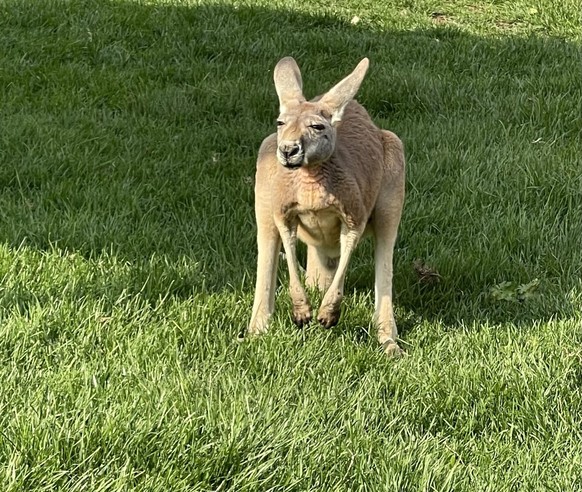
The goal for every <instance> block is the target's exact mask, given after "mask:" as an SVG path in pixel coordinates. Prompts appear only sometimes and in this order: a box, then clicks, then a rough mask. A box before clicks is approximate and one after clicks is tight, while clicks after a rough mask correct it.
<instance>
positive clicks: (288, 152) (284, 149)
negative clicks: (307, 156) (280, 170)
mask: <svg viewBox="0 0 582 492" xmlns="http://www.w3.org/2000/svg"><path fill="white" fill-rule="evenodd" d="M279 150H280V151H281V154H282V155H283V157H284V158H285V160H289V159H292V158H293V157H295V156H296V155H297V154H299V152H300V151H301V146H300V145H298V144H296V143H293V144H283V145H281V146H280V147H279Z"/></svg>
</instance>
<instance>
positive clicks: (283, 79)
mask: <svg viewBox="0 0 582 492" xmlns="http://www.w3.org/2000/svg"><path fill="white" fill-rule="evenodd" d="M274 79H275V89H276V90H277V96H279V111H280V112H281V113H283V112H285V108H286V107H288V106H289V104H293V103H300V102H304V101H305V97H304V96H303V81H302V80H301V72H300V71H299V67H298V66H297V63H296V62H295V60H294V59H293V58H291V57H290V56H287V57H285V58H283V59H281V60H280V61H279V63H277V66H276V67H275V73H274Z"/></svg>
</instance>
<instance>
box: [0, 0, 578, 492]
mask: <svg viewBox="0 0 582 492" xmlns="http://www.w3.org/2000/svg"><path fill="white" fill-rule="evenodd" d="M378 3H379V2H372V1H366V2H352V1H347V0H346V1H342V2H325V3H324V2H299V1H295V2H260V1H258V0H257V1H250V2H238V3H237V2H221V3H217V4H212V3H211V2H191V3H189V4H188V3H186V2H181V3H180V2H172V3H171V2H162V1H151V2H126V1H110V2H105V1H102V0H99V1H73V0H71V1H54V0H53V1H46V2H34V1H25V0H6V1H4V2H2V3H0V45H1V47H2V48H1V49H0V279H1V280H0V362H1V367H2V369H0V377H1V378H2V379H1V380H2V381H3V383H2V386H1V388H2V389H1V391H0V408H1V409H2V412H1V413H0V489H1V490H6V491H16V490H26V491H29V490H30V491H41V490H47V491H48V490H71V491H73V490H79V491H81V490H91V491H125V490H141V491H168V490H172V491H174V490H176V491H182V490H183V491H186V490H237V491H239V490H249V491H252V490H402V491H404V490H406V491H408V490H410V491H416V490H439V491H440V490H454V491H461V490H462V491H465V490H466V491H474V490H491V491H505V490H508V491H509V490H576V489H579V488H582V478H581V477H580V471H579V470H580V469H582V446H581V445H580V442H581V439H582V436H581V435H580V429H579V422H580V421H581V419H582V399H581V397H580V385H581V384H582V371H581V369H580V367H581V365H580V364H581V357H582V351H581V350H580V343H581V341H582V330H581V326H582V316H581V310H582V282H581V275H582V252H581V251H582V248H581V242H582V240H581V238H582V159H581V157H580V156H581V151H580V149H581V146H580V142H581V138H582V134H581V132H582V116H581V112H582V106H581V104H582V74H581V65H580V63H581V60H582V55H581V42H580V34H579V33H580V28H581V25H580V17H579V9H578V6H577V5H576V2H573V1H566V2H558V1H549V0H548V1H542V0H540V1H538V2H535V3H532V2H527V3H526V2H502V1H500V2H497V1H496V2H484V1H479V2H472V3H471V5H467V4H466V3H463V2H456V1H448V2H441V3H438V4H433V3H430V2H426V1H421V0H419V1H414V2H410V1H397V2H393V3H390V4H386V5H378ZM286 55H292V56H294V57H295V58H296V59H297V61H298V62H299V65H300V67H301V68H302V70H303V74H304V83H305V93H306V95H307V96H315V95H316V94H318V93H321V92H323V91H325V90H327V89H328V88H329V87H330V86H331V85H332V84H334V83H335V82H336V81H338V80H339V79H340V78H341V77H343V76H344V75H346V74H347V73H349V72H350V71H351V70H352V69H353V68H354V67H355V65H356V64H357V62H358V61H359V60H360V59H361V58H363V57H364V56H367V57H369V58H370V60H371V68H370V70H369V73H368V75H367V78H366V79H365V81H364V84H363V86H362V88H361V90H360V93H359V95H358V99H359V101H360V102H362V103H363V104H364V105H365V106H366V108H367V109H368V110H369V112H370V113H371V115H372V116H373V118H374V120H375V121H376V122H377V123H378V124H379V125H380V126H382V127H383V128H387V129H391V130H393V131H394V132H396V133H397V134H398V135H399V136H400V137H401V138H402V140H403V141H404V143H405V147H406V153H407V159H408V169H407V173H408V174H407V199H406V204H405V212H404V216H403V219H402V224H401V229H400V235H399V239H398V243H397V250H396V254H395V287H394V288H395V307H396V314H397V322H398V324H399V327H400V332H401V336H402V345H403V347H405V349H406V350H407V354H408V356H407V357H405V358H403V359H399V360H389V359H385V358H384V357H383V356H382V355H381V354H380V353H379V350H378V348H377V343H376V341H375V333H374V329H373V327H371V326H370V319H371V313H372V310H373V295H372V292H373V264H372V261H371V257H372V256H371V255H372V248H373V245H372V244H371V242H370V241H369V240H367V241H365V242H364V243H363V244H362V245H361V247H360V248H359V250H358V253H357V255H356V257H355V258H354V260H353V262H352V265H351V267H350V271H349V275H348V291H349V295H348V296H347V297H346V299H345V303H344V307H343V315H342V316H343V317H342V321H341V322H340V324H339V326H338V327H336V328H334V329H333V330H331V331H325V330H323V329H322V328H320V327H318V326H316V325H312V326H309V327H308V328H306V329H305V330H303V331H298V330H297V329H296V328H295V327H294V326H293V325H292V323H291V320H290V316H289V313H290V303H289V300H288V298H287V295H286V288H285V286H286V273H285V272H284V268H281V275H280V278H281V283H282V288H281V289H280V291H279V295H278V300H277V313H276V316H275V320H274V322H273V326H272V331H271V333H270V334H268V335H266V336H265V337H262V338H261V339H258V340H253V341H250V342H245V343H242V344H239V343H237V342H236V341H235V340H236V337H237V334H238V333H239V332H240V331H241V330H244V328H245V326H246V323H247V322H248V319H249V316H250V309H251V304H252V294H253V292H252V290H253V287H254V275H255V260H256V246H255V236H254V235H255V226H254V213H253V181H254V165H255V164H254V163H255V158H256V153H257V149H258V147H259V145H260V142H261V140H262V139H263V138H264V137H265V136H266V135H268V134H269V133H270V132H272V131H273V129H274V126H275V125H274V123H275V118H276V116H277V114H276V111H277V107H278V104H277V100H276V94H275V90H274V87H273V83H272V69H273V67H274V65H275V64H276V62H277V61H278V60H279V58H281V57H283V56H286ZM416 260H422V262H424V264H425V265H426V266H427V268H430V269H431V270H432V271H433V272H434V273H435V274H436V273H438V278H439V279H440V280H439V281H438V282H436V283H431V282H427V281H425V280H424V279H423V278H419V276H418V274H417V271H415V267H414V266H413V264H414V262H415V261H416ZM281 266H283V264H282V265H281ZM417 270H418V268H417ZM528 285H531V286H533V287H531V288H528V287H527V286H528ZM536 286H537V287H536Z"/></svg>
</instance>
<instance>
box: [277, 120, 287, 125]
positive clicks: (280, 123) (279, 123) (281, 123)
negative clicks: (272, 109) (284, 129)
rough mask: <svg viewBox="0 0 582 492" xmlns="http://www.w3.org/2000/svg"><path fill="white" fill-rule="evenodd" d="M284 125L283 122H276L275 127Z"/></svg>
mask: <svg viewBox="0 0 582 492" xmlns="http://www.w3.org/2000/svg"><path fill="white" fill-rule="evenodd" d="M284 124H285V122H284V121H281V120H277V126H283V125H284Z"/></svg>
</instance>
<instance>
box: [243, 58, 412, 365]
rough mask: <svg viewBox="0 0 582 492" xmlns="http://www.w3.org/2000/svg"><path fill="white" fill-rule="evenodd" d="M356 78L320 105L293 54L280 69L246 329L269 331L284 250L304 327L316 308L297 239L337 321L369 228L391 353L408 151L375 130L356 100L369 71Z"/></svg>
mask: <svg viewBox="0 0 582 492" xmlns="http://www.w3.org/2000/svg"><path fill="white" fill-rule="evenodd" d="M367 68H368V60H367V59H364V60H362V62H360V64H359V65H358V67H356V69H355V70H354V72H353V73H352V74H350V75H349V76H348V77H346V78H345V79H343V80H342V81H341V82H339V83H338V84H337V85H336V86H334V87H333V88H332V89H331V90H330V91H329V92H327V93H326V94H324V95H323V96H321V97H320V98H317V99H315V100H313V101H309V102H308V101H306V100H305V98H304V97H303V93H302V81H301V75H300V72H299V68H298V67H297V64H296V63H295V61H294V60H293V59H292V58H284V59H282V60H281V61H280V62H279V63H278V64H277V67H276V68H275V86H276V88H277V94H278V96H279V103H280V111H281V115H280V117H279V127H278V132H277V133H276V134H272V135H270V136H268V137H267V138H266V139H265V140H264V141H263V143H262V145H261V148H260V150H259V156H258V159H257V172H256V184H255V213H256V219H257V243H258V265H257V283H256V292H255V301H254V305H253V312H252V317H251V321H250V324H249V327H248V332H249V333H251V334H259V333H262V332H265V331H266V330H267V326H268V322H269V319H270V317H271V315H272V313H273V310H274V301H275V287H276V286H275V283H276V272H277V262H278V254H279V251H280V249H281V244H282V245H283V247H284V250H285V253H286V258H287V264H288V268H289V279H290V282H289V283H290V285H289V288H290V294H291V299H292V301H293V318H294V321H295V323H296V324H298V325H299V326H302V325H303V324H305V323H308V322H309V321H310V320H311V317H312V310H311V305H310V303H309V300H308V299H307V295H306V293H305V290H304V288H303V286H302V284H301V281H300V278H299V268H298V262H297V255H296V251H295V244H296V239H297V238H299V239H300V240H301V241H303V242H304V243H306V244H307V272H306V283H307V284H308V285H309V286H312V287H318V288H319V289H321V290H322V291H323V292H325V295H324V297H323V301H322V303H321V306H320V308H319V312H318V316H317V317H318V320H319V322H320V323H321V324H322V325H324V326H326V327H331V326H333V325H335V324H336V323H337V321H338V320H339V315H340V303H341V299H342V297H343V289H344V280H345V275H346V271H347V266H348V263H349V259H350V256H351V254H352V252H353V251H354V249H355V247H356V245H357V243H358V241H359V240H360V238H361V237H362V235H363V234H364V232H366V231H369V232H371V233H372V234H373V235H374V238H375V242H376V246H375V274H376V296H375V317H374V319H375V322H376V324H377V326H378V340H379V342H380V343H381V344H382V346H383V347H384V350H385V351H386V353H388V354H394V353H398V352H400V349H399V347H398V345H397V344H396V337H397V331H396V324H395V322H394V315H393V308H392V255H393V250H394V243H395V240H396V234H397V230H398V224H399V222H400V216H401V212H402V205H403V201H404V152H403V147H402V143H401V141H400V140H399V138H398V137H397V136H396V135H395V134H393V133H391V132H388V131H385V130H381V129H379V128H377V127H376V126H375V125H374V123H373V122H372V120H371V119H370V117H369V115H368V113H367V112H366V110H365V109H364V108H363V107H362V106H361V105H360V104H358V103H357V102H356V101H355V100H353V96H354V95H355V93H356V92H357V90H358V88H359V86H360V84H361V82H362V80H363V78H364V75H365V73H366V70H367Z"/></svg>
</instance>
